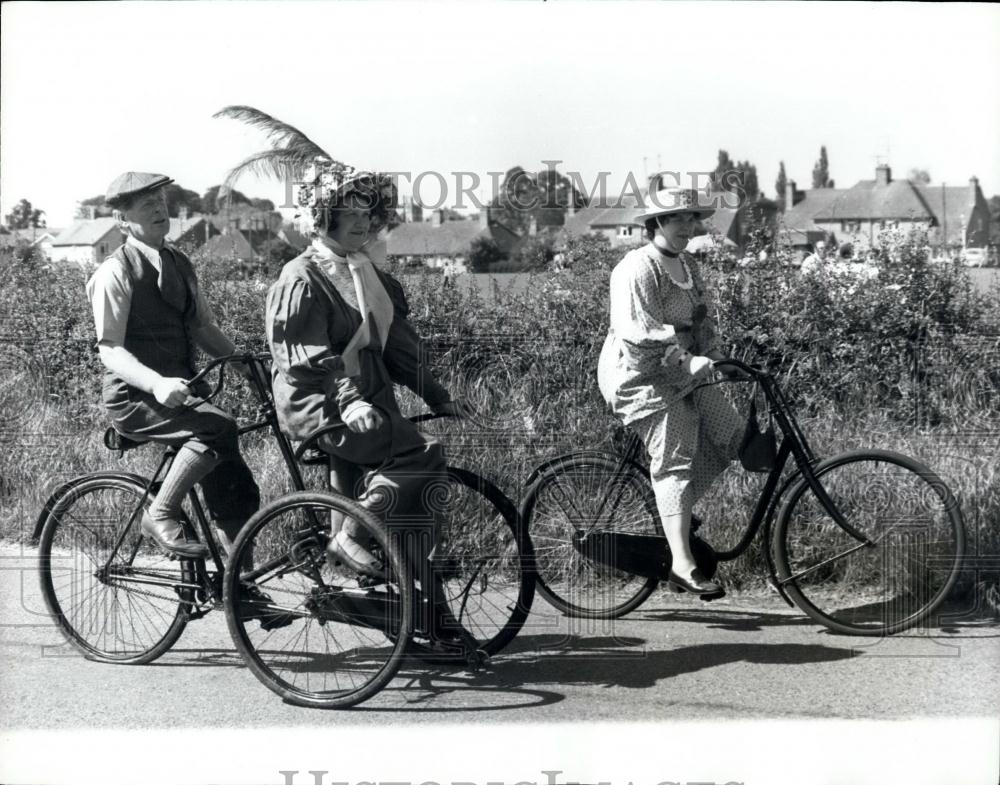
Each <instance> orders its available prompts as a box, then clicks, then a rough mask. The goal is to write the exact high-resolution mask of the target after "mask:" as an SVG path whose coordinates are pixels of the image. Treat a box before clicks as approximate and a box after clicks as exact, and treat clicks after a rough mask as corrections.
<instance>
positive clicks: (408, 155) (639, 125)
mask: <svg viewBox="0 0 1000 785" xmlns="http://www.w3.org/2000/svg"><path fill="white" fill-rule="evenodd" d="M0 13H2V50H0V51H2V71H0V74H2V76H0V207H2V210H3V213H4V214H6V213H8V212H9V211H10V209H11V208H12V207H13V205H14V204H16V203H17V201H19V200H20V199H22V198H26V199H28V200H29V201H30V202H31V203H32V204H33V206H35V207H37V208H41V209H43V210H45V211H46V213H47V216H48V221H49V225H50V226H54V227H65V226H66V225H68V224H69V223H70V222H71V221H72V218H73V215H74V212H75V208H76V202H77V201H79V200H81V199H84V198H87V197H90V196H94V195H97V194H102V193H104V191H105V190H106V188H107V185H108V183H110V181H111V180H112V179H113V178H114V177H115V176H116V175H118V174H119V173H120V172H123V171H127V170H139V171H152V172H163V173H166V174H168V175H170V176H171V177H173V178H174V179H175V180H176V181H177V182H178V183H180V184H181V185H183V186H184V187H186V188H190V189H192V190H195V191H198V192H199V193H203V192H204V191H205V190H206V189H207V188H208V187H209V186H211V185H214V184H217V183H219V182H221V181H222V179H223V177H224V176H225V173H226V171H227V170H228V169H229V168H230V167H231V166H233V165H234V164H236V163H237V162H238V161H240V160H241V159H242V158H244V157H245V156H247V155H250V154H252V153H254V152H257V151H259V150H262V149H264V148H265V147H266V146H267V145H266V141H265V139H264V137H263V136H262V134H261V133H260V132H257V131H254V130H252V129H248V128H245V127H244V126H242V125H241V124H240V123H237V122H235V121H232V120H217V119H213V118H212V115H213V113H214V112H216V111H218V110H219V109H221V108H222V107H224V106H227V105H232V104H249V105H252V106H255V107H257V108H258V109H261V110H263V111H265V112H268V113H269V114H272V115H274V116H276V117H278V118H280V119H282V120H284V121H287V122H289V123H291V124H293V125H295V126H297V127H298V128H300V129H301V130H302V131H304V132H305V133H306V134H308V135H309V136H311V137H312V138H313V139H314V140H315V141H317V142H318V143H319V144H320V145H322V146H323V147H324V148H325V149H326V150H327V151H328V152H329V153H330V154H331V155H332V156H334V157H336V158H338V159H340V160H343V161H346V162H348V163H350V164H352V165H355V166H358V167H362V168H366V169H380V170H390V171H400V172H410V173H412V175H411V176H410V177H406V176H403V177H402V178H401V190H402V191H403V192H404V193H411V192H413V190H414V189H413V187H412V181H413V177H414V176H415V175H417V174H418V173H420V172H429V173H433V172H440V173H443V177H444V182H445V191H444V193H443V194H442V193H441V188H440V185H439V183H440V180H439V179H438V178H437V177H436V176H435V175H433V174H428V175H425V176H424V177H423V179H422V180H421V181H420V182H419V184H418V188H417V189H416V191H417V193H418V196H419V197H420V198H422V199H423V201H424V202H427V203H431V204H432V205H433V204H434V203H435V202H436V201H440V198H441V197H442V196H443V198H444V202H445V203H446V204H454V203H455V201H456V199H457V198H458V191H459V190H460V188H459V187H457V185H456V184H457V178H456V176H455V175H454V174H453V173H454V172H459V171H466V172H474V173H476V174H477V175H478V176H479V178H480V180H481V183H482V184H481V186H480V187H479V188H473V191H474V192H475V193H476V194H477V195H479V196H480V198H487V199H488V198H489V196H490V195H491V194H492V190H493V189H492V185H491V184H490V182H491V181H490V176H489V174H488V173H489V172H503V171H505V170H507V169H509V168H510V167H512V166H514V165H520V166H522V167H524V168H525V169H528V170H529V171H534V170H538V169H541V168H544V167H545V166H546V164H545V163H543V162H544V161H546V160H556V161H560V162H561V163H559V164H558V168H559V169H560V171H564V172H569V171H573V172H578V173H579V176H580V179H581V182H582V183H584V185H586V186H592V185H593V184H594V182H595V181H596V178H597V177H598V173H599V172H602V171H606V172H610V173H611V174H610V176H609V177H608V180H607V182H608V184H609V193H611V194H612V195H616V194H617V190H616V189H620V188H621V186H622V184H623V183H625V182H626V178H627V176H628V175H629V173H632V175H633V176H634V177H635V178H636V180H637V181H639V182H644V181H645V178H646V175H647V174H648V173H651V172H652V171H654V170H656V169H658V168H659V169H667V170H674V171H680V172H682V173H687V172H691V171H710V170H711V169H712V168H714V166H715V163H716V157H717V154H718V151H719V149H720V148H721V149H725V150H727V151H728V152H729V154H730V156H731V157H732V158H733V159H734V160H735V159H740V160H749V161H750V162H751V163H753V164H755V165H756V167H757V171H758V177H759V180H760V183H761V186H762V188H763V190H764V191H765V192H766V193H768V194H772V193H773V189H774V185H773V184H774V181H775V177H776V175H777V169H778V163H779V161H784V164H785V168H786V172H787V174H788V177H789V178H791V179H793V180H795V181H796V182H797V183H798V185H799V187H809V185H810V182H811V172H812V167H813V164H814V163H815V161H816V159H817V158H818V155H819V149H820V146H821V145H825V146H826V148H827V150H828V154H829V160H830V170H831V176H832V177H833V178H834V179H835V180H836V183H837V186H838V187H846V186H849V185H852V184H854V183H855V182H857V181H858V180H861V179H871V178H872V177H874V168H875V165H876V160H877V159H876V157H877V156H878V157H879V158H878V160H882V161H886V162H887V163H889V164H890V165H891V166H892V170H893V175H894V176H895V177H905V176H906V174H907V172H908V171H909V170H910V169H911V168H914V167H918V168H922V169H926V170H927V171H928V172H929V173H930V174H931V177H932V182H934V183H939V184H940V183H942V182H944V183H947V184H949V185H960V184H966V183H967V182H968V179H969V177H971V176H972V175H976V176H978V177H979V180H980V184H981V186H982V188H983V191H984V193H985V195H986V196H987V197H989V196H990V195H991V194H995V193H1000V7H998V6H990V5H986V4H979V5H976V4H959V3H951V4H930V3H919V4H911V3H884V4H869V3H836V4H826V3H809V4H806V3H797V2H784V3H749V4H744V3H735V2H703V3H684V2H672V3H653V2H635V3H598V2H587V3H584V2H560V1H559V0H555V2H548V3H535V2H521V3H468V4H461V5H459V4H454V3H413V4H405V5H403V4H397V3H388V2H386V3H366V4H362V3H357V2H348V3H336V4H332V3H326V2H306V3H288V2H284V3H280V4H277V3H270V2H252V3H251V2H197V3H196V2H182V3H158V2H144V3H131V2H123V3H116V4H111V3H86V2H84V3H58V2H45V3H28V2H8V3H4V4H3V6H2V11H0ZM471 177H472V176H471V175H466V176H464V179H463V180H462V183H461V184H462V185H466V186H467V185H469V184H470V182H472V181H471ZM237 187H238V188H239V190H241V191H243V192H244V193H246V194H248V195H250V196H261V197H267V198H270V199H272V200H273V201H275V202H276V203H277V204H282V203H283V202H284V201H285V198H284V193H285V190H284V188H283V187H282V186H281V185H280V184H278V183H275V182H270V181H257V180H255V179H249V178H248V179H245V180H242V181H240V183H239V184H238V186H237ZM466 204H468V197H466ZM472 206H473V207H474V205H472Z"/></svg>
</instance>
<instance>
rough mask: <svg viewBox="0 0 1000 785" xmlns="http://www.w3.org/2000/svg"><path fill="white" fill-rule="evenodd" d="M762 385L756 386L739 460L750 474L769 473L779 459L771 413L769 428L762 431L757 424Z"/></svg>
mask: <svg viewBox="0 0 1000 785" xmlns="http://www.w3.org/2000/svg"><path fill="white" fill-rule="evenodd" d="M759 387H760V385H759V384H757V385H754V389H753V397H752V398H751V399H750V411H749V413H748V415H747V428H746V431H745V432H744V434H743V441H742V442H741V443H740V449H739V458H740V463H741V464H742V465H743V468H744V469H746V470H747V471H749V472H769V471H771V469H773V468H774V466H775V464H776V463H777V459H778V445H777V439H776V438H775V435H774V423H772V422H771V417H770V412H769V413H768V418H767V428H766V429H765V430H761V428H760V425H759V423H758V422H757V393H758V391H759Z"/></svg>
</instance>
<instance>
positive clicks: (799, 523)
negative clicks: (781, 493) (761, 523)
mask: <svg viewBox="0 0 1000 785" xmlns="http://www.w3.org/2000/svg"><path fill="white" fill-rule="evenodd" d="M814 471H815V473H816V477H817V478H818V480H819V483H820V485H821V486H822V487H823V489H824V490H825V491H826V493H827V495H828V496H829V498H830V500H831V501H832V502H833V504H834V505H835V506H836V509H837V510H838V511H839V512H840V514H841V515H842V516H843V518H844V520H845V521H846V523H847V524H848V526H850V527H851V528H853V529H854V530H855V531H856V533H857V535H858V536H855V535H854V534H853V533H849V532H848V531H847V530H845V529H844V528H843V527H841V526H840V525H838V524H837V523H836V522H835V521H834V520H833V518H832V517H831V515H830V513H829V512H828V511H827V509H826V508H825V507H824V506H823V505H822V504H821V503H820V501H819V500H818V499H817V498H816V495H815V494H814V493H813V492H812V490H811V489H810V488H809V485H808V483H806V481H805V480H804V479H803V480H800V481H799V482H797V483H796V485H794V486H793V487H792V489H791V490H790V491H789V495H788V498H787V499H786V501H785V502H784V503H783V505H782V507H781V510H780V511H779V513H778V519H777V523H776V525H775V528H774V532H773V535H772V548H773V553H774V557H775V569H776V577H777V579H778V582H779V584H781V585H782V586H783V587H784V589H785V591H786V592H787V593H788V596H789V597H790V598H791V599H792V600H793V601H794V602H795V604H796V605H798V606H799V607H800V608H801V609H802V610H803V611H804V612H805V613H806V614H807V615H809V616H810V617H811V618H812V619H814V620H816V621H817V622H819V623H820V624H823V625H825V626H827V627H829V628H830V629H831V630H834V631H835V632H840V633H844V634H848V635H888V634H892V633H895V632H899V631H900V630H905V629H907V628H910V627H913V626H915V625H917V624H919V623H920V622H922V621H924V620H925V619H927V618H928V617H929V616H930V615H931V614H932V613H933V612H934V610H935V609H936V608H937V607H938V606H939V605H940V604H941V602H942V601H943V600H944V598H945V596H946V595H947V593H948V591H949V589H950V588H951V587H952V585H953V584H954V582H955V579H956V577H957V575H958V569H959V566H960V563H961V559H962V556H963V553H964V550H965V528H964V524H963V521H962V513H961V510H960V509H959V505H958V502H957V501H956V500H955V498H954V496H952V494H951V491H949V490H948V487H947V486H946V485H945V484H944V482H942V481H941V479H940V478H938V477H937V475H935V474H934V473H933V472H932V471H931V470H930V469H928V468H927V467H926V466H924V465H922V464H920V463H918V462H917V461H915V460H913V459H911V458H907V457H906V456H903V455H898V454H896V453H892V452H886V451H864V452H851V453H845V454H843V455H839V456H836V457H834V458H831V459H829V460H827V461H824V462H823V463H821V464H819V465H818V466H817V467H816V468H815V470H814Z"/></svg>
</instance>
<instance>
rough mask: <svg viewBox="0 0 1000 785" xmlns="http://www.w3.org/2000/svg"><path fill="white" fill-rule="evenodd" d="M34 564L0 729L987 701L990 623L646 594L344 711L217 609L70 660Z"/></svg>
mask: <svg viewBox="0 0 1000 785" xmlns="http://www.w3.org/2000/svg"><path fill="white" fill-rule="evenodd" d="M34 560H35V552H34V550H33V549H25V550H24V551H21V549H19V548H12V547H10V546H7V547H4V548H0V566H2V567H3V569H0V609H2V616H0V622H2V625H3V626H2V628H0V695H2V697H3V702H4V704H5V706H6V708H5V711H4V713H3V714H2V716H0V730H2V729H9V730H14V729H34V728H46V729H59V728H80V727H88V728H93V729H102V728H107V729H115V728H127V729H136V728H144V727H164V726H166V727H173V728H184V727H206V726H209V727H225V728H238V727H248V728H249V727H267V726H275V725H277V726H283V727H294V726H305V725H308V726H317V725H320V726H331V725H345V724H349V725H352V726H359V725H360V726H364V725H368V724H381V723H385V722H387V721H388V722H406V723H407V724H411V723H456V722H467V721H475V722H488V723H547V722H579V721H588V722H593V721H605V722H609V721H610V722H618V721H647V720H648V721H661V720H664V719H671V720H677V719H682V720H684V719H705V718H730V719H744V718H746V719H752V718H866V719H897V718H913V717H955V716H960V717H994V716H996V715H997V711H996V707H997V706H1000V627H998V626H997V625H996V624H991V623H987V622H983V621H978V622H976V621H972V620H966V621H963V620H960V619H959V620H957V621H954V622H952V623H949V625H948V626H947V627H944V628H941V629H936V630H933V631H931V632H927V633H922V634H913V635H905V636H898V637H894V638H892V639H889V640H881V641H879V640H876V641H870V640H867V639H860V638H847V637H841V636H834V635H830V634H827V633H826V632H825V631H824V630H822V629H820V628H818V627H817V626H815V625H814V624H813V623H812V622H811V621H809V620H808V619H807V618H806V617H804V616H803V615H802V614H801V613H799V612H798V611H797V610H796V609H792V608H788V607H787V606H785V605H784V604H783V603H781V602H780V600H778V601H776V600H774V599H772V598H734V599H730V598H726V599H724V600H722V601H718V602H715V603H712V604H711V605H708V604H703V603H701V602H699V601H698V600H678V599H677V598H676V595H670V594H666V593H662V594H658V595H655V596H654V597H653V598H652V599H651V600H650V602H649V603H648V604H647V605H645V606H643V608H641V609H640V610H639V611H638V612H636V613H633V614H632V615H631V616H629V617H627V618H626V619H622V620H618V621H616V622H612V623H609V622H587V621H583V622H581V621H574V622H572V623H570V622H568V621H567V620H566V619H564V618H562V617H561V616H559V615H557V614H555V613H554V612H553V611H551V609H549V608H548V607H547V606H546V605H545V603H544V602H543V601H542V600H540V599H539V600H536V610H535V612H534V614H533V615H532V617H531V619H530V620H529V625H528V627H527V628H526V629H525V630H524V632H522V634H521V636H520V637H519V638H518V639H517V641H515V644H514V645H512V647H511V650H510V652H509V653H507V654H505V655H504V656H501V657H499V658H497V659H496V661H495V663H494V666H493V668H492V669H491V670H490V671H489V672H487V673H483V674H478V675H472V674H467V673H463V672H461V671H454V670H440V669H428V668H427V666H424V665H420V664H414V665H412V666H406V667H404V669H403V671H402V672H401V674H400V677H399V678H398V679H397V680H396V681H395V683H393V684H392V685H391V687H390V689H387V690H386V691H384V692H383V693H382V694H381V695H379V696H378V697H377V698H376V699H374V700H372V701H370V702H368V703H366V704H365V705H364V706H362V707H360V708H359V709H357V710H354V711H351V712H320V711H310V710H305V709H300V708H296V707H292V706H288V705H284V704H283V703H282V702H281V701H280V700H279V699H277V697H276V696H274V695H273V694H272V693H270V692H269V691H267V690H266V689H265V688H264V686H263V685H261V684H260V683H258V682H257V681H256V679H255V678H254V677H253V676H252V674H251V673H250V672H249V671H248V670H247V669H246V668H244V667H243V665H242V662H241V661H240V659H239V657H238V656H237V654H236V653H235V651H234V649H233V646H232V644H231V643H230V640H229V638H228V634H227V631H226V626H225V620H224V618H223V615H222V614H221V613H218V614H211V615H209V616H208V617H206V618H205V619H202V620H200V621H198V622H196V623H193V624H191V625H190V626H189V627H188V628H187V630H186V631H185V632H184V635H183V636H182V637H181V639H180V641H179V642H178V643H177V645H176V647H175V649H174V650H173V651H172V652H170V653H169V654H167V655H166V656H164V657H163V658H161V659H160V660H159V661H158V662H157V663H155V664H153V665H148V666H138V667H126V666H112V665H102V664H97V663H92V662H89V661H87V660H84V659H83V658H82V657H80V656H78V655H77V654H76V653H75V650H73V649H71V648H70V647H69V646H68V645H64V644H63V642H62V638H61V636H60V634H59V632H58V630H56V629H55V628H54V627H53V626H52V625H51V624H50V623H49V621H48V619H47V617H46V616H45V612H44V605H43V603H42V600H41V597H40V594H39V591H38V588H37V573H36V572H35V569H34ZM56 685H57V686H58V689H56V688H54V687H55V686H56ZM220 696H225V699H224V700H220Z"/></svg>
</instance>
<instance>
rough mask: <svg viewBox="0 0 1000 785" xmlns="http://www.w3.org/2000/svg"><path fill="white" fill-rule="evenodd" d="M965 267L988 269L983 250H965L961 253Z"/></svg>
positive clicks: (987, 258)
mask: <svg viewBox="0 0 1000 785" xmlns="http://www.w3.org/2000/svg"><path fill="white" fill-rule="evenodd" d="M962 257H963V258H964V259H965V266H966V267H988V266H989V261H988V260H989V256H988V255H987V253H986V249H985V248H966V249H965V250H964V251H962Z"/></svg>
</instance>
